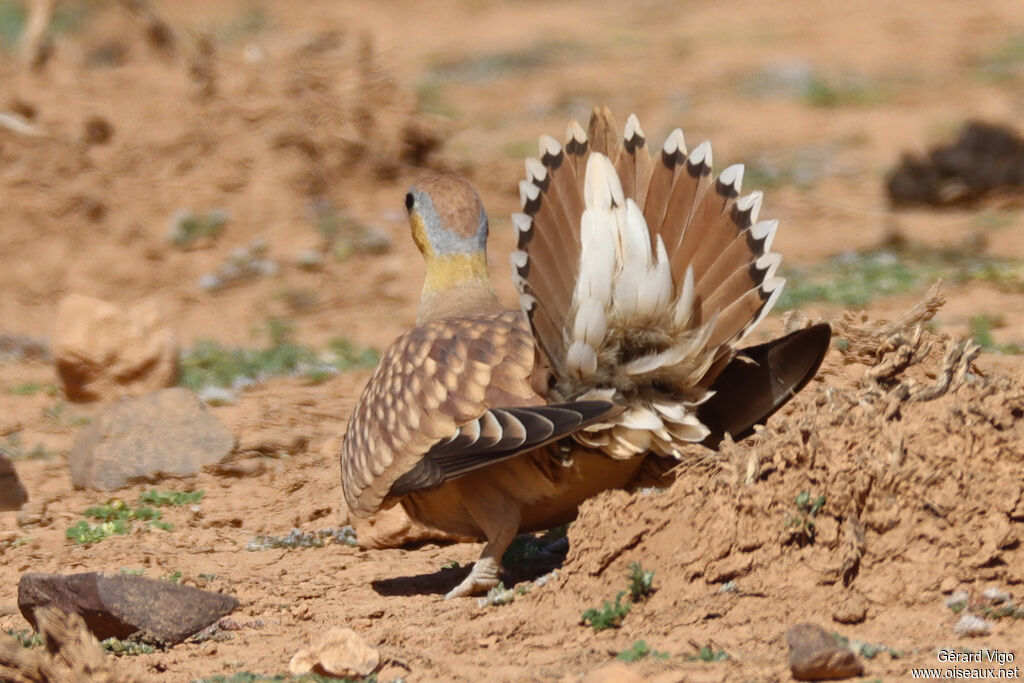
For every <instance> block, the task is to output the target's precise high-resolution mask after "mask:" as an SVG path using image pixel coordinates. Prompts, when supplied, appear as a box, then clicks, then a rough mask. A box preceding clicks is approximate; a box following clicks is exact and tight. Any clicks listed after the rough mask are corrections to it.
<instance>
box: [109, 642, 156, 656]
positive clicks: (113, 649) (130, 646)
mask: <svg viewBox="0 0 1024 683" xmlns="http://www.w3.org/2000/svg"><path fill="white" fill-rule="evenodd" d="M100 645H102V646H103V649H104V650H106V651H107V652H109V653H110V654H113V655H117V656H118V657H125V656H127V657H132V656H135V655H151V654H153V653H154V652H156V648H154V647H153V646H152V645H149V644H148V643H140V642H136V641H134V640H121V639H120V638H113V637H111V638H107V639H106V640H103V641H101V642H100Z"/></svg>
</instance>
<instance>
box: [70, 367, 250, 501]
mask: <svg viewBox="0 0 1024 683" xmlns="http://www.w3.org/2000/svg"><path fill="white" fill-rule="evenodd" d="M234 444H235V438H234V436H233V435H232V434H231V432H230V431H229V430H228V428H227V427H225V426H224V424H223V423H222V422H221V421H220V420H218V419H217V417H216V416H214V415H213V413H211V412H210V411H209V409H208V408H207V407H206V406H205V405H204V404H203V402H202V401H200V400H199V398H198V397H197V396H196V395H195V394H194V393H192V392H191V391H189V390H188V389H183V388H180V387H176V388H173V389H162V390H160V391H156V392H154V393H151V394H147V395H145V396H140V397H138V398H132V399H127V400H124V401H121V402H119V403H116V404H114V405H112V406H110V407H109V408H107V409H106V410H105V411H104V412H103V413H102V414H101V415H100V416H99V418H97V419H96V420H94V421H93V422H92V424H90V425H89V427H88V428H86V429H85V430H84V431H83V432H82V433H81V434H80V435H79V437H78V439H77V440H76V441H75V445H74V446H73V447H72V449H71V454H70V456H69V457H68V465H69V467H70V468H71V482H72V483H73V484H74V485H75V486H76V487H77V488H94V489H100V490H103V491H112V490H114V489H118V488H121V487H122V486H126V485H128V484H130V483H133V482H138V481H155V480H158V479H160V478H162V477H166V476H171V477H183V476H190V475H194V474H197V473H198V472H199V470H200V469H202V468H203V467H204V466H206V465H213V464H216V463H218V462H221V461H222V460H223V459H224V458H226V457H227V456H228V455H229V454H230V453H231V452H232V450H233V449H234Z"/></svg>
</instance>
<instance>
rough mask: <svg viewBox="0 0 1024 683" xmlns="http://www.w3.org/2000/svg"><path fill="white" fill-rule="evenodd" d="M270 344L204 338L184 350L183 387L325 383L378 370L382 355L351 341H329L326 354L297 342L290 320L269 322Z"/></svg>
mask: <svg viewBox="0 0 1024 683" xmlns="http://www.w3.org/2000/svg"><path fill="white" fill-rule="evenodd" d="M269 332H270V345H269V346H266V347H264V348H229V347H225V346H222V345H221V344H220V343H219V342H216V341H212V340H201V341H199V342H197V343H196V345H195V346H194V347H193V348H191V349H189V350H187V351H185V352H183V353H182V354H181V358H180V361H179V370H178V384H179V385H181V386H184V387H188V388H189V389H192V390H193V391H199V390H201V389H202V388H203V387H209V386H214V387H223V388H238V387H240V386H245V385H246V384H251V383H253V382H259V381H263V380H265V379H268V378H270V377H280V376H284V375H297V374H305V375H306V377H307V378H308V379H309V380H310V381H312V382H321V381H323V380H325V379H327V378H328V377H330V376H332V375H333V374H335V373H338V372H344V371H347V370H361V369H368V368H372V367H374V366H376V365H377V363H378V362H379V360H380V354H378V353H377V351H376V350H374V349H371V348H364V347H359V346H356V345H355V344H353V343H351V342H350V341H348V340H346V339H341V338H336V339H332V340H331V341H330V342H328V345H327V350H326V351H325V352H320V351H317V350H316V349H313V348H311V347H308V346H303V345H301V344H298V343H296V342H294V341H292V339H291V327H290V325H288V324H287V323H285V322H284V321H280V320H274V321H271V322H270V324H269Z"/></svg>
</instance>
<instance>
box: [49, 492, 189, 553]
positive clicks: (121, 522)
mask: <svg viewBox="0 0 1024 683" xmlns="http://www.w3.org/2000/svg"><path fill="white" fill-rule="evenodd" d="M82 514H83V515H84V516H86V517H89V518H91V519H95V520H97V521H98V523H97V524H90V523H89V522H88V521H86V520H84V519H83V520H82V521H80V522H78V523H77V524H75V525H74V526H72V527H69V528H68V530H67V531H66V532H65V536H66V537H67V538H68V539H69V540H72V541H74V542H75V543H78V544H79V545H91V544H93V543H99V542H100V541H102V540H104V539H106V538H110V537H111V536H115V535H125V534H128V533H131V531H132V528H133V525H134V522H143V523H144V528H146V529H149V528H150V527H156V528H157V529H163V530H164V531H170V530H171V529H172V528H173V526H172V525H171V524H169V523H168V522H163V521H161V520H160V518H161V517H162V516H163V513H161V512H160V511H159V510H154V509H153V508H149V507H145V506H140V507H136V508H133V507H131V506H129V505H128V504H127V503H125V502H124V501H123V500H120V499H117V498H115V499H113V500H111V501H109V502H107V503H105V504H103V505H96V506H93V507H90V508H87V509H86V511H85V512H84V513H82Z"/></svg>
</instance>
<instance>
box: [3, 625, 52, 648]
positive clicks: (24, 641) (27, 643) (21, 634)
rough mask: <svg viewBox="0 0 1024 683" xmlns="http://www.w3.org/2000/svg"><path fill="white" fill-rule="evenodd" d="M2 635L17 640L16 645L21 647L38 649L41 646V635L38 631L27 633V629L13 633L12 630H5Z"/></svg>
mask: <svg viewBox="0 0 1024 683" xmlns="http://www.w3.org/2000/svg"><path fill="white" fill-rule="evenodd" d="M4 633H6V634H7V635H9V636H11V637H12V638H14V639H15V640H17V641H18V644H19V645H21V646H22V647H26V648H32V647H39V646H40V645H42V644H43V635H42V634H41V633H39V632H38V631H29V630H28V629H20V630H17V631H15V630H14V629H6V630H5V631H4Z"/></svg>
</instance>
